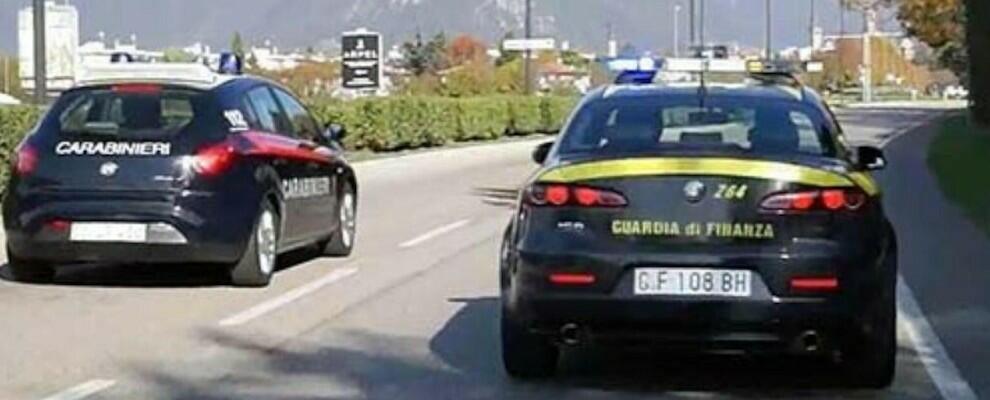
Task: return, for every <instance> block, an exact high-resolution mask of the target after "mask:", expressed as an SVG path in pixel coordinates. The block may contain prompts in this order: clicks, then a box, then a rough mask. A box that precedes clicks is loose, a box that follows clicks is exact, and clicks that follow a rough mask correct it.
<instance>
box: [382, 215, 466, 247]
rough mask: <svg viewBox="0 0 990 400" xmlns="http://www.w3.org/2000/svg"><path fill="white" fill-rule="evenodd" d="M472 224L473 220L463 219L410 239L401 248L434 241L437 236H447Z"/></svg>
mask: <svg viewBox="0 0 990 400" xmlns="http://www.w3.org/2000/svg"><path fill="white" fill-rule="evenodd" d="M470 223H471V220H470V219H462V220H460V221H457V222H454V223H452V224H447V225H444V226H441V227H439V228H436V229H434V230H432V231H429V232H426V233H424V234H422V235H419V236H417V237H415V238H412V239H410V240H408V241H405V242H403V243H402V244H400V245H399V247H401V248H403V249H406V248H409V247H413V246H416V245H418V244H421V243H423V242H426V241H428V240H430V239H433V238H435V237H437V236H441V235H445V234H447V233H450V232H453V231H456V230H458V229H460V228H463V227H465V226H467V224H470Z"/></svg>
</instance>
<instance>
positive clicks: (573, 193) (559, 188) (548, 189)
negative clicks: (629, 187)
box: [526, 184, 628, 207]
mask: <svg viewBox="0 0 990 400" xmlns="http://www.w3.org/2000/svg"><path fill="white" fill-rule="evenodd" d="M526 200H527V202H529V204H532V205H536V206H554V207H562V206H575V207H624V206H625V205H626V204H628V203H627V202H626V198H625V197H623V196H622V194H620V193H618V192H615V191H611V190H606V189H598V188H592V187H587V186H571V185H562V184H553V185H540V184H537V185H533V186H532V187H530V188H529V190H527V191H526Z"/></svg>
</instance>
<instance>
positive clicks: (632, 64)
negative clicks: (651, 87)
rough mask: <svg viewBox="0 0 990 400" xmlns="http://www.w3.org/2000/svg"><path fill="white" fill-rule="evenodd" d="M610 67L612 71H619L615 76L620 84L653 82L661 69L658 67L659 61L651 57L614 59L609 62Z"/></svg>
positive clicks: (616, 81) (646, 83)
mask: <svg viewBox="0 0 990 400" xmlns="http://www.w3.org/2000/svg"><path fill="white" fill-rule="evenodd" d="M608 68H609V69H610V70H612V71H615V72H618V75H617V76H616V78H615V83H616V84H619V85H622V84H632V85H648V84H651V83H653V80H654V79H655V78H656V76H657V72H658V71H659V69H658V68H657V61H656V60H654V59H652V58H649V57H643V58H639V59H614V60H611V61H609V62H608Z"/></svg>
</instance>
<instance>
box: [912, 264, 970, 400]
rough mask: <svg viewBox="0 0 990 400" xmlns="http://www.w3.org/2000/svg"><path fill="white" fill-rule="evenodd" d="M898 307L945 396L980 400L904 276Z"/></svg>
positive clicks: (920, 356) (921, 357)
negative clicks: (936, 332) (946, 348)
mask: <svg viewBox="0 0 990 400" xmlns="http://www.w3.org/2000/svg"><path fill="white" fill-rule="evenodd" d="M897 309H898V316H899V318H900V321H901V324H902V325H903V326H904V328H905V331H907V334H908V337H909V338H910V339H911V342H912V343H914V349H915V351H917V352H918V358H920V359H921V362H922V364H924V366H925V370H926V371H928V376H930V377H931V378H932V382H934V383H935V387H936V388H937V389H938V392H939V393H940V394H941V395H942V398H943V399H951V400H977V397H976V392H974V391H973V388H972V387H970V386H969V383H968V382H966V380H965V379H963V377H962V375H961V374H960V373H959V369H958V368H956V364H955V363H954V362H952V359H951V358H949V353H948V352H946V351H945V347H944V346H942V341H941V340H940V339H939V338H938V335H936V334H935V331H934V330H932V326H931V324H929V323H928V319H926V318H925V315H924V314H923V313H922V312H921V307H919V306H918V301H917V300H915V298H914V293H912V292H911V288H909V287H908V286H907V284H906V283H904V278H903V277H898V279H897Z"/></svg>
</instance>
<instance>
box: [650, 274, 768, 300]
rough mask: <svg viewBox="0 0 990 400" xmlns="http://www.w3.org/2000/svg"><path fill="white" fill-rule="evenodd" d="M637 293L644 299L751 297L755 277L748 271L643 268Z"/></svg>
mask: <svg viewBox="0 0 990 400" xmlns="http://www.w3.org/2000/svg"><path fill="white" fill-rule="evenodd" d="M633 290H634V294H636V295H644V296H649V295H654V296H657V295H659V296H719V297H749V296H750V294H752V292H753V274H752V272H750V271H746V270H720V269H691V268H640V269H637V270H636V278H635V282H634V289H633Z"/></svg>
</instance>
